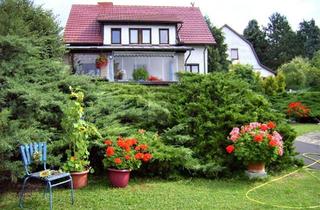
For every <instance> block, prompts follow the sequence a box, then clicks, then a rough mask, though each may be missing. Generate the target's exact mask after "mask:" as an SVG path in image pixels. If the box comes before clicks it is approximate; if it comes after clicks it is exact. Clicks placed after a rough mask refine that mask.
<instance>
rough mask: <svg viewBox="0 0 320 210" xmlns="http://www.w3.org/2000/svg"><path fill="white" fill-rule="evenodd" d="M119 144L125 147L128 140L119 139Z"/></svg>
mask: <svg viewBox="0 0 320 210" xmlns="http://www.w3.org/2000/svg"><path fill="white" fill-rule="evenodd" d="M117 144H118V146H119V147H121V148H125V147H126V145H127V144H126V142H125V141H124V140H123V139H119V140H118V141H117Z"/></svg>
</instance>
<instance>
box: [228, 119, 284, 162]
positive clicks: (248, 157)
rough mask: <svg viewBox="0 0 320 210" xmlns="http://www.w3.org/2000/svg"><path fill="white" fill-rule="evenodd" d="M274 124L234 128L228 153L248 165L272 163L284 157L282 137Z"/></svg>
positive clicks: (255, 123) (253, 124)
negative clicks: (279, 157)
mask: <svg viewBox="0 0 320 210" xmlns="http://www.w3.org/2000/svg"><path fill="white" fill-rule="evenodd" d="M275 128H276V124H275V123H274V122H271V121H270V122H268V123H265V124H263V123H259V122H252V123H250V124H247V125H243V126H241V127H240V128H239V127H234V128H233V129H232V131H231V132H230V135H229V136H228V137H227V139H228V141H230V142H232V144H231V145H229V146H227V147H226V152H227V153H229V154H230V153H233V154H234V156H235V157H236V158H237V159H239V160H241V161H243V163H244V164H245V165H246V164H248V163H259V162H263V163H266V164H267V163H270V162H271V161H274V160H275V159H276V158H277V157H278V156H282V155H283V141H282V136H281V135H280V134H279V133H278V132H277V131H276V130H275Z"/></svg>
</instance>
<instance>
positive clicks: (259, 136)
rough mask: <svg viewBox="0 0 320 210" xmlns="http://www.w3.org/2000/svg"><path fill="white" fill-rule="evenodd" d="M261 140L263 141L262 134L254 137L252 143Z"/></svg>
mask: <svg viewBox="0 0 320 210" xmlns="http://www.w3.org/2000/svg"><path fill="white" fill-rule="evenodd" d="M262 140H263V135H262V134H259V135H255V136H254V141H255V142H262Z"/></svg>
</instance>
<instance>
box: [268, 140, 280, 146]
mask: <svg viewBox="0 0 320 210" xmlns="http://www.w3.org/2000/svg"><path fill="white" fill-rule="evenodd" d="M269 145H270V146H271V147H276V146H277V145H278V142H277V141H276V140H275V139H272V140H271V141H269Z"/></svg>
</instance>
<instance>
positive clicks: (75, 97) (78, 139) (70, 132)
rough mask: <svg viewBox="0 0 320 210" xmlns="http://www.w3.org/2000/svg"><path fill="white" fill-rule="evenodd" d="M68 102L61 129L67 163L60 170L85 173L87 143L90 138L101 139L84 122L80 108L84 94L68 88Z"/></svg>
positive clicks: (91, 127) (82, 111)
mask: <svg viewBox="0 0 320 210" xmlns="http://www.w3.org/2000/svg"><path fill="white" fill-rule="evenodd" d="M70 91H71V94H70V100H69V102H68V104H67V106H66V108H65V109H64V118H63V119H62V127H63V129H64V133H65V135H64V140H65V141H66V142H67V143H68V145H69V149H68V150H67V151H66V154H67V158H68V159H67V161H66V162H65V163H64V164H63V166H62V169H63V170H64V171H70V172H80V171H85V170H87V169H89V168H90V166H89V165H90V161H89V151H88V146H89V141H88V139H89V138H91V137H98V138H101V135H100V134H99V132H98V130H97V129H96V127H95V126H94V125H92V124H90V123H88V122H86V121H85V120H84V116H83V115H84V109H83V107H82V103H83V98H84V94H83V93H82V92H81V91H74V90H73V89H72V88H71V87H70Z"/></svg>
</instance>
